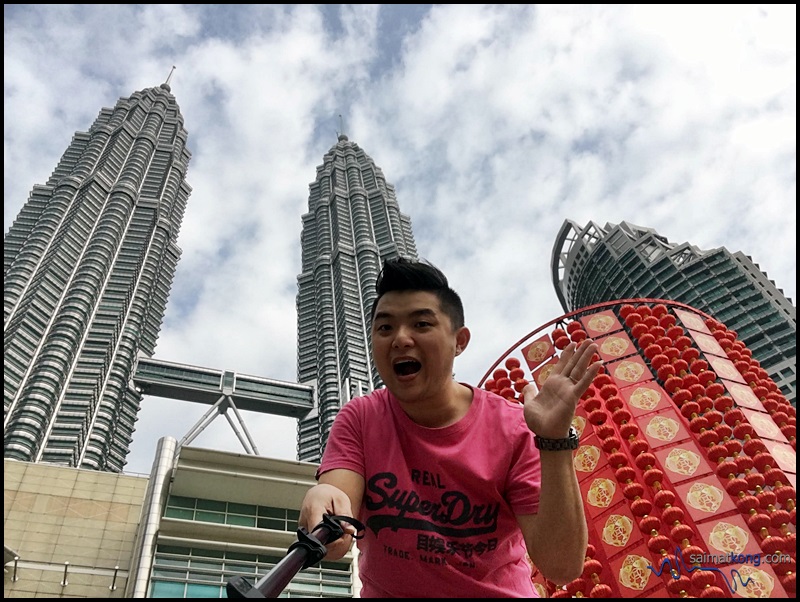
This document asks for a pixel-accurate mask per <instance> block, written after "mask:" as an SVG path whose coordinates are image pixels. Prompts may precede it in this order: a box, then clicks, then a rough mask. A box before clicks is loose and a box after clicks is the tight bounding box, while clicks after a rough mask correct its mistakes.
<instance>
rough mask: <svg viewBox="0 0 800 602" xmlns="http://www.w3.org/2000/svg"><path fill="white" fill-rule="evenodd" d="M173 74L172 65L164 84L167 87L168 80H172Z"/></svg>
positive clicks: (173, 67) (173, 66)
mask: <svg viewBox="0 0 800 602" xmlns="http://www.w3.org/2000/svg"><path fill="white" fill-rule="evenodd" d="M173 73H175V65H172V69H170V70H169V75H168V76H167V81H165V82H164V83H165V84H167V85H168V86H169V80H171V79H172V74H173Z"/></svg>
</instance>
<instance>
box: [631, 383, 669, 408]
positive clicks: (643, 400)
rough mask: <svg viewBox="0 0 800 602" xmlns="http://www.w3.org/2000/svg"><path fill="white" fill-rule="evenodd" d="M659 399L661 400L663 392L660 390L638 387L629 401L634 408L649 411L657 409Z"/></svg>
mask: <svg viewBox="0 0 800 602" xmlns="http://www.w3.org/2000/svg"><path fill="white" fill-rule="evenodd" d="M659 401H661V394H660V393H659V392H658V391H656V390H654V389H651V388H650V387H636V389H634V391H633V393H631V397H630V400H629V401H628V403H629V404H630V405H632V406H633V407H634V408H638V409H640V410H644V411H649V410H655V409H656V408H657V407H658V402H659Z"/></svg>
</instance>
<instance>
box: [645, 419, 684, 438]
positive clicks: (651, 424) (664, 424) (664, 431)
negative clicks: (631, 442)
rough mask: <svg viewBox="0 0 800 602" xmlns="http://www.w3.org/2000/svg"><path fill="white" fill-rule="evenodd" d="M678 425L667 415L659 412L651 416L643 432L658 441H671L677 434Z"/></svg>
mask: <svg viewBox="0 0 800 602" xmlns="http://www.w3.org/2000/svg"><path fill="white" fill-rule="evenodd" d="M679 429H680V425H679V424H678V422H677V421H676V420H673V419H672V418H670V417H669V416H664V415H661V414H659V415H658V416H653V417H652V418H651V419H650V420H649V421H648V422H647V427H646V428H645V432H646V433H647V434H648V435H650V436H651V437H653V439H658V440H660V441H672V440H673V439H674V438H675V435H677V434H678V430H679Z"/></svg>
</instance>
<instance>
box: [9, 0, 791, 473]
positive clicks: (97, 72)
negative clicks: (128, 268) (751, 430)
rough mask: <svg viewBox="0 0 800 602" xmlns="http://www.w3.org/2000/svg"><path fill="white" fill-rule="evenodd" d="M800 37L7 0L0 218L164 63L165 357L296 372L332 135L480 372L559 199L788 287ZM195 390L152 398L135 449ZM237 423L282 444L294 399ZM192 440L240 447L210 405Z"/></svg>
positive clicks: (465, 17)
mask: <svg viewBox="0 0 800 602" xmlns="http://www.w3.org/2000/svg"><path fill="white" fill-rule="evenodd" d="M796 39H797V37H796V5H752V4H751V5H720V6H709V5H679V6H675V5H655V6H651V5H516V4H514V5H414V4H411V5H398V4H393V5H389V4H387V5H380V4H374V5H326V6H323V5H313V4H311V5H309V4H304V5H247V4H244V5H196V4H172V5H119V4H106V5H81V4H78V5H63V6H57V5H32V4H26V5H4V75H3V80H4V87H3V96H4V127H3V149H4V153H3V155H4V176H3V193H4V203H3V207H4V210H3V213H4V218H3V219H4V231H7V230H8V227H9V226H10V224H11V223H12V222H13V220H14V218H15V217H16V215H17V213H18V212H19V209H20V208H21V206H22V205H23V203H24V202H25V201H26V199H27V197H28V194H29V192H30V191H31V189H32V187H33V185H34V184H41V183H44V182H45V181H46V180H47V178H48V177H49V176H50V173H51V172H52V170H53V168H54V167H55V166H56V163H57V161H58V160H59V158H60V156H61V154H62V153H63V152H64V150H65V149H66V147H67V145H68V144H69V142H70V140H71V138H72V136H73V134H74V133H75V132H76V131H85V130H87V129H88V128H89V126H90V125H91V124H92V122H93V121H94V119H95V118H96V117H97V114H98V112H99V110H100V109H101V108H102V107H111V106H113V105H114V104H115V103H116V101H117V99H118V98H120V97H126V96H129V95H130V94H131V93H132V92H133V91H135V90H139V89H142V88H147V87H151V86H155V85H158V84H160V83H161V82H163V81H164V80H165V79H166V78H167V76H168V75H169V73H170V69H171V68H172V66H173V65H175V67H176V69H175V72H174V74H173V75H172V79H171V82H170V84H171V87H172V92H173V94H174V95H175V97H176V98H177V101H178V104H179V106H180V107H181V111H182V113H183V116H184V119H185V124H186V129H187V130H188V132H189V143H188V144H189V148H190V150H191V152H192V155H193V157H192V160H191V163H190V165H189V173H188V182H189V184H190V185H191V186H192V188H193V192H192V195H191V197H190V199H189V204H188V208H187V212H186V217H185V220H184V223H183V227H182V229H181V233H180V236H179V239H178V243H179V246H180V247H181V249H182V250H183V257H182V259H181V262H180V264H179V267H178V273H177V275H176V279H175V282H174V285H173V289H172V294H171V297H170V301H169V304H168V306H167V314H166V318H165V321H164V326H163V328H162V331H161V336H160V338H159V342H158V346H157V348H156V356H157V357H159V358H161V359H165V360H168V361H177V362H184V363H189V364H197V365H201V366H209V367H215V368H223V369H228V370H234V371H238V372H242V373H246V374H256V375H261V376H266V377H270V378H275V379H279V380H287V381H293V380H294V379H295V375H296V321H295V320H296V313H295V294H296V291H297V282H296V278H297V275H298V273H299V267H300V232H301V215H302V214H303V213H304V212H305V211H307V208H308V185H309V184H310V183H311V182H312V181H313V180H314V178H315V175H316V166H317V165H320V164H321V163H322V157H323V155H324V154H325V153H326V152H327V151H328V149H329V148H330V147H331V146H333V145H334V144H335V142H336V136H337V133H338V132H340V131H343V132H344V133H346V134H347V135H348V136H349V137H350V139H351V140H352V141H354V142H356V143H358V144H359V145H360V146H361V147H362V148H363V149H364V150H365V151H366V152H367V154H369V155H370V156H371V157H372V158H373V159H374V160H375V162H376V163H377V164H378V165H379V166H380V167H381V169H382V170H383V172H384V175H385V176H386V178H387V180H388V181H389V182H390V183H392V184H393V185H394V186H395V188H396V192H397V199H398V202H399V204H400V208H401V210H402V211H403V212H404V213H406V214H407V215H409V216H410V217H411V220H412V223H413V227H414V233H415V237H416V242H417V247H418V250H419V252H420V255H422V256H423V257H426V258H428V259H429V260H430V261H432V262H433V263H435V264H437V265H438V266H439V267H441V268H442V269H443V270H444V271H445V272H446V273H447V274H448V275H449V277H450V279H451V283H452V284H453V286H454V287H455V288H456V289H457V290H458V291H459V292H460V293H461V294H462V296H463V298H464V300H465V305H466V317H467V323H468V325H469V326H470V328H471V330H472V333H473V339H472V343H471V344H470V348H469V349H468V350H467V352H465V353H464V354H463V355H462V356H460V357H459V359H458V361H457V363H456V377H457V378H459V380H463V381H467V382H473V383H477V381H478V380H479V379H480V378H481V377H482V376H483V375H484V373H485V372H486V370H487V369H488V368H489V367H490V366H491V365H492V364H493V363H494V361H495V360H496V359H497V358H498V357H499V356H500V355H501V354H502V353H503V352H504V351H505V350H506V349H507V348H508V347H510V346H511V345H513V344H514V343H515V342H516V341H518V340H519V339H520V338H522V337H523V336H524V335H526V334H527V333H528V332H530V331H532V330H534V329H536V328H537V327H538V326H540V325H541V324H543V323H545V322H548V321H550V320H552V319H553V318H556V317H558V316H560V315H561V314H562V313H563V311H562V310H561V307H560V306H559V304H558V301H557V298H556V295H555V292H554V290H553V285H552V282H551V280H550V254H551V251H552V247H553V243H554V241H555V236H556V233H557V232H558V229H559V227H560V226H561V224H562V223H563V221H564V220H565V219H571V220H574V221H576V222H578V223H579V224H586V223H588V222H589V221H594V222H597V223H598V224H600V225H604V224H606V223H608V222H611V223H619V222H620V221H623V220H625V221H629V222H632V223H634V224H637V225H640V226H645V227H651V228H654V229H656V230H657V231H658V232H659V233H660V234H662V235H663V236H666V237H667V238H668V239H669V240H670V241H671V242H676V243H680V242H684V241H689V242H690V243H692V244H694V245H696V246H697V247H699V248H701V249H712V248H716V247H722V246H724V247H726V248H728V249H729V250H731V251H743V252H745V253H746V254H748V255H750V256H751V257H752V258H753V259H754V260H755V261H756V263H758V264H759V265H760V266H761V268H762V269H763V270H764V271H766V272H767V274H768V275H769V277H770V278H771V279H772V280H774V281H775V282H776V284H777V285H778V286H779V287H780V288H782V289H783V290H784V292H785V293H786V295H787V296H788V297H789V298H791V299H793V300H794V299H795V295H796V258H795V257H796V208H795V207H796V193H797V184H796V175H797V171H796V169H797V163H796V158H797V157H796V125H797V123H796V121H797V106H796V102H797V100H796V93H797V88H796V81H797V80H796V72H797V62H796V50H797V49H796ZM340 115H341V119H340V117H339V116H340ZM206 409H207V407H205V406H196V405H193V404H188V403H186V402H172V401H168V400H163V399H157V398H145V400H144V402H143V407H142V411H141V413H140V420H139V422H138V423H137V431H136V433H135V440H134V444H133V448H132V454H131V456H130V458H129V460H130V461H129V464H128V467H127V468H128V469H129V470H130V471H133V472H149V470H150V465H151V463H152V460H153V452H154V450H155V444H156V442H157V440H158V438H160V437H162V436H172V437H175V438H176V439H178V440H180V439H181V438H182V437H183V436H184V435H185V434H186V433H187V432H188V431H189V429H190V428H191V427H192V426H193V424H194V423H195V422H196V421H197V420H199V419H200V417H201V416H202V415H203V413H204V412H205V411H206ZM246 420H247V425H248V428H249V429H250V431H251V433H252V434H253V435H254V437H255V439H256V443H257V447H258V449H259V451H260V452H261V453H262V454H263V455H267V456H273V457H279V458H285V459H295V421H294V420H292V419H288V418H278V417H272V416H255V415H251V414H247V415H246ZM194 444H195V445H198V446H201V447H211V448H217V449H227V450H230V451H243V450H242V448H241V446H240V444H239V443H238V440H237V439H236V437H235V436H234V434H233V432H232V430H231V429H230V427H229V426H228V424H227V423H226V421H225V420H224V419H223V418H221V417H220V418H218V419H217V420H216V421H215V422H214V423H213V424H212V425H211V427H209V428H208V429H207V430H206V431H205V432H204V433H203V434H201V435H200V436H199V437H198V439H197V440H196V441H195V442H194Z"/></svg>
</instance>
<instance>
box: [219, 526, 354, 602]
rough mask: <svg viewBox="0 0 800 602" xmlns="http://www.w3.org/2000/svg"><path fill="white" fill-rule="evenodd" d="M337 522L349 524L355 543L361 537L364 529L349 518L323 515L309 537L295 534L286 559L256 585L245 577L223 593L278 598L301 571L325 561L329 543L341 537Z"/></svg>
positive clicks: (303, 531)
mask: <svg viewBox="0 0 800 602" xmlns="http://www.w3.org/2000/svg"><path fill="white" fill-rule="evenodd" d="M340 522H346V523H350V524H351V525H353V526H354V527H355V528H356V529H357V533H356V534H355V535H353V538H354V539H361V537H363V531H364V529H365V527H364V525H362V524H361V523H360V522H358V521H357V520H356V519H354V518H351V517H349V516H331V515H329V514H325V515H323V516H322V522H320V523H319V524H318V525H317V526H316V527H314V530H313V531H312V532H311V533H309V532H308V531H307V530H306V529H305V528H304V527H300V528H299V529H298V530H297V541H296V542H294V543H293V544H292V545H290V546H289V549H288V550H287V553H286V556H285V557H284V558H283V560H281V561H280V562H279V563H278V564H276V565H275V566H274V567H273V568H272V570H271V571H270V572H269V573H267V574H266V575H264V576H263V577H262V578H261V579H259V580H258V581H257V582H256V584H255V585H253V584H251V583H250V581H249V580H248V579H247V578H245V577H233V578H232V579H231V580H230V581H228V583H227V585H226V586H225V589H226V590H227V593H228V598H277V597H278V596H279V595H280V593H281V592H282V591H283V590H284V588H285V587H286V586H287V585H288V584H289V582H290V581H291V580H292V578H293V577H294V576H295V575H296V574H297V573H298V572H300V571H301V570H302V569H307V568H308V567H310V566H313V565H315V564H316V563H318V562H319V561H320V560H322V559H323V558H324V557H325V554H327V553H328V549H327V548H326V547H325V544H326V543H331V542H333V541H336V540H337V539H339V538H340V537H341V536H342V535H344V533H345V532H344V529H343V528H342V526H341V524H340Z"/></svg>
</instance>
